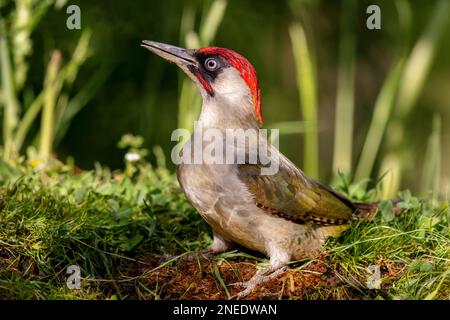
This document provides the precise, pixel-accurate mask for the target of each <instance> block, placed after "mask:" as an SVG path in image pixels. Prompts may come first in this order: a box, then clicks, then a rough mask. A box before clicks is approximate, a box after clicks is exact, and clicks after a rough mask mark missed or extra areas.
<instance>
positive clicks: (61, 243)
mask: <svg viewBox="0 0 450 320" xmlns="http://www.w3.org/2000/svg"><path fill="white" fill-rule="evenodd" d="M2 165H3V166H4V165H5V164H2ZM0 179H2V183H1V185H2V186H1V187H0V298H1V299H229V298H233V296H234V295H236V294H237V293H238V292H239V290H242V288H240V287H239V286H237V285H233V284H234V283H236V282H240V281H245V280H248V279H249V278H250V277H251V276H252V275H253V274H254V273H255V272H256V270H257V268H259V267H262V266H263V265H264V264H267V262H268V261H267V259H266V258H265V257H263V256H261V255H259V254H257V253H255V252H251V251H248V250H245V249H244V248H237V249H236V250H233V251H230V252H226V253H223V254H220V255H216V256H202V255H198V256H195V255H192V254H188V253H190V252H193V251H197V250H201V249H203V248H206V247H207V246H209V245H210V244H211V241H212V239H211V230H210V228H209V226H208V225H207V224H206V223H205V222H204V221H203V220H202V219H201V217H200V216H199V215H198V213H197V212H196V211H195V209H193V208H192V206H191V205H190V204H189V203H188V202H187V201H186V199H185V198H184V196H183V195H182V193H181V192H180V189H179V186H178V184H177V181H176V178H175V176H174V174H173V173H171V172H170V171H169V170H167V169H165V168H164V167H160V168H153V167H151V166H150V165H149V164H147V163H144V162H142V163H135V164H128V165H127V167H126V169H125V170H124V171H115V172H111V171H110V170H108V169H106V168H103V167H101V166H97V167H96V169H95V170H93V171H80V170H77V169H76V168H74V167H72V166H71V165H66V164H60V163H57V164H54V165H52V166H51V167H47V168H42V167H39V165H36V164H29V163H24V164H23V165H21V166H20V167H15V168H12V167H11V168H10V167H8V170H6V169H5V168H2V169H1V176H0ZM336 187H337V188H338V189H339V190H340V191H342V192H344V193H346V194H347V195H348V196H349V197H351V198H352V199H353V200H358V201H370V200H373V199H375V198H376V197H377V192H376V188H375V189H371V190H366V188H365V187H362V185H347V184H346V183H345V181H343V182H341V183H337V184H336ZM397 206H398V207H400V208H401V209H402V212H401V213H400V214H394V211H395V210H392V207H391V206H390V203H389V202H381V203H380V209H379V211H378V212H377V214H376V215H375V217H374V219H373V221H370V222H368V221H362V220H361V221H355V222H354V223H353V224H352V225H351V227H350V228H349V229H348V230H347V231H346V232H345V233H344V234H342V235H341V236H340V237H339V238H335V239H329V240H328V241H327V243H326V246H325V248H324V251H323V252H322V253H321V254H320V255H318V256H317V257H313V258H311V259H307V260H303V261H293V262H292V263H291V264H290V266H289V267H290V268H289V270H288V271H287V272H286V273H285V274H283V275H280V276H279V277H278V278H276V279H273V280H272V281H270V282H268V283H266V284H264V285H261V286H259V287H258V288H257V289H256V290H255V291H254V292H253V293H252V294H251V295H250V296H248V297H247V298H249V299H449V298H450V209H449V206H448V203H447V202H445V201H442V200H440V201H439V200H437V199H435V198H433V197H425V198H422V199H420V200H419V199H418V198H416V197H414V196H412V195H411V193H409V192H408V191H404V192H401V193H400V194H399V201H398V203H397ZM71 265H76V266H79V268H80V270H81V282H80V285H81V288H80V289H70V288H69V287H68V286H67V281H68V277H69V276H70V274H67V268H68V267H69V266H71ZM377 271H379V277H377V275H376V272H377ZM377 279H379V283H377ZM378 285H379V286H378Z"/></svg>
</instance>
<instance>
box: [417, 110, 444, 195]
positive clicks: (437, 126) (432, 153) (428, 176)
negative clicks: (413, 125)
mask: <svg viewBox="0 0 450 320" xmlns="http://www.w3.org/2000/svg"><path fill="white" fill-rule="evenodd" d="M440 181H441V117H440V116H439V115H438V114H435V115H434V117H433V130H432V132H431V134H430V137H429V139H428V146H427V149H426V152H425V161H424V166H423V173H422V185H421V187H422V192H423V193H427V192H431V193H432V194H433V196H437V195H438V194H439V187H440Z"/></svg>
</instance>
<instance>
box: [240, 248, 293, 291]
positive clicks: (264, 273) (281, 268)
mask: <svg viewBox="0 0 450 320" xmlns="http://www.w3.org/2000/svg"><path fill="white" fill-rule="evenodd" d="M289 260H290V256H289V255H288V254H285V253H283V252H281V254H280V252H278V253H277V254H276V255H273V256H271V257H270V262H269V267H267V268H264V269H260V270H258V271H257V272H256V273H255V275H254V276H253V277H252V278H251V279H250V280H248V281H246V282H239V283H236V284H237V285H240V286H243V287H244V288H245V289H244V290H243V291H241V292H239V293H238V294H237V295H236V298H237V299H242V298H245V297H246V296H247V295H249V294H250V293H252V291H253V290H254V289H255V288H256V287H257V286H258V285H259V284H263V283H266V282H268V281H270V280H272V279H274V278H276V277H278V276H279V275H281V274H283V273H285V272H286V271H287V269H288V268H287V266H286V265H287V263H288V262H289Z"/></svg>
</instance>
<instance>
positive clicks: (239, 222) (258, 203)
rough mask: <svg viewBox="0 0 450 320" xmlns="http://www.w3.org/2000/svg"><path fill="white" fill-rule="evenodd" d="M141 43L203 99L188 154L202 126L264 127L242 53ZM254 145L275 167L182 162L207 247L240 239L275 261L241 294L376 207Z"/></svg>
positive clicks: (182, 177) (262, 143)
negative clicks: (207, 233) (206, 231)
mask: <svg viewBox="0 0 450 320" xmlns="http://www.w3.org/2000/svg"><path fill="white" fill-rule="evenodd" d="M142 46H143V47H144V48H146V49H148V50H150V51H151V52H153V53H155V54H157V55H159V56H161V57H162V58H164V59H166V60H168V61H171V62H173V63H175V64H176V65H177V66H178V67H180V68H181V69H182V70H183V71H184V72H185V73H186V74H187V75H188V76H189V77H190V78H191V79H192V81H194V82H195V84H196V86H197V88H198V90H199V91H200V94H201V96H202V98H203V105H202V110H201V113H200V117H199V119H198V122H197V126H196V128H195V130H194V133H193V135H192V136H191V141H188V142H187V143H186V145H185V147H184V149H183V151H182V152H183V153H186V152H187V151H189V152H190V151H191V149H192V146H193V145H195V142H194V141H193V139H194V138H193V137H194V136H195V134H196V131H199V130H202V131H203V132H205V130H207V129H214V130H216V131H217V130H218V131H219V132H222V133H224V134H223V137H226V134H225V132H226V131H227V130H228V129H245V130H247V129H255V130H258V129H259V128H260V126H261V125H262V120H263V118H262V113H261V94H260V89H259V85H258V78H257V75H256V72H255V70H254V68H253V67H252V65H251V64H250V63H249V62H248V60H247V59H245V58H244V57H243V56H242V55H240V54H238V53H236V52H235V51H233V50H230V49H226V48H219V47H207V48H201V49H198V50H194V49H183V48H179V47H175V46H172V45H167V44H162V43H158V42H153V41H143V42H142ZM202 143H205V142H202ZM229 144H230V142H229V141H226V142H224V143H223V145H227V146H228V145H229ZM231 144H232V146H234V147H235V148H236V149H237V148H239V146H236V145H234V144H233V143H231ZM257 146H258V147H260V148H261V147H262V149H264V151H266V152H267V153H268V154H269V155H270V157H271V159H276V160H277V161H278V163H277V165H278V170H277V171H276V172H275V173H273V174H266V175H264V174H262V169H264V168H265V167H267V165H264V164H262V163H260V162H258V161H257V162H253V163H250V162H244V163H225V164H224V163H222V164H221V163H202V162H198V163H181V164H179V165H178V166H177V176H178V181H179V183H180V185H181V188H182V190H183V192H184V193H185V194H186V197H187V199H188V200H189V201H190V203H191V204H192V205H193V206H194V207H195V208H196V209H197V210H198V212H199V213H200V214H201V215H202V217H203V218H204V219H205V220H206V222H207V223H208V224H209V225H210V226H211V227H212V230H213V234H214V241H213V244H212V246H211V248H210V249H209V250H210V251H211V252H214V253H219V252H224V251H226V250H229V249H230V248H231V247H232V246H233V244H235V243H237V244H239V245H241V246H244V247H246V248H249V249H252V250H256V251H258V252H260V253H262V254H264V255H266V256H268V257H269V259H270V264H269V267H267V268H266V269H261V270H259V271H258V272H257V273H256V274H255V275H254V276H253V278H252V279H250V280H249V281H248V282H246V283H244V284H243V285H244V287H245V290H243V291H242V292H241V293H240V294H239V297H240V298H242V297H244V296H245V295H247V294H248V293H250V292H251V291H252V290H253V289H254V287H255V286H256V285H257V284H259V283H262V282H264V281H267V279H270V278H273V277H274V276H277V275H279V274H280V273H282V272H283V271H285V268H286V265H287V264H288V262H289V261H290V260H291V259H295V260H298V259H303V258H307V257H312V256H314V255H316V254H317V253H318V252H320V250H321V249H322V247H323V244H324V242H325V240H326V238H327V237H330V236H337V235H339V234H340V233H341V232H342V231H343V230H345V229H346V228H347V227H348V224H349V222H350V221H351V220H352V219H353V218H354V217H355V216H358V215H361V214H364V213H367V211H369V210H370V209H372V208H371V206H368V205H361V206H360V205H358V204H354V203H352V202H351V201H350V200H348V199H347V198H346V197H344V196H343V195H342V194H339V193H338V192H336V191H335V190H333V189H331V188H330V187H328V186H325V185H323V184H321V183H320V182H318V181H315V180H313V179H311V178H309V177H307V176H306V175H305V174H304V173H303V172H302V171H301V170H300V169H298V168H297V167H296V166H295V165H294V164H293V163H292V162H291V161H289V160H288V159H287V158H286V157H284V156H283V155H282V154H281V153H280V152H279V151H278V150H277V149H276V148H275V147H273V146H272V145H271V144H270V143H269V142H268V141H267V139H266V140H264V139H258V141H257ZM188 149H189V150H188ZM245 152H246V153H247V154H248V153H249V151H248V150H247V151H245Z"/></svg>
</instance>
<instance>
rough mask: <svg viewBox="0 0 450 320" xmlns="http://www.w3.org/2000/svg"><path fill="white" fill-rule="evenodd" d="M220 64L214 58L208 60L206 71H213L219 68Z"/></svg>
mask: <svg viewBox="0 0 450 320" xmlns="http://www.w3.org/2000/svg"><path fill="white" fill-rule="evenodd" d="M218 65H219V64H218V63H217V60H216V59H214V58H208V59H206V61H205V67H206V69H208V70H210V71H213V70H215V69H216V68H217V66H218Z"/></svg>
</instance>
